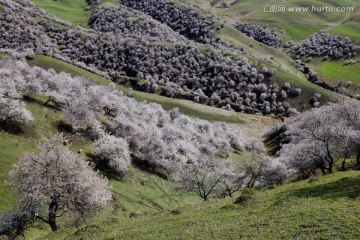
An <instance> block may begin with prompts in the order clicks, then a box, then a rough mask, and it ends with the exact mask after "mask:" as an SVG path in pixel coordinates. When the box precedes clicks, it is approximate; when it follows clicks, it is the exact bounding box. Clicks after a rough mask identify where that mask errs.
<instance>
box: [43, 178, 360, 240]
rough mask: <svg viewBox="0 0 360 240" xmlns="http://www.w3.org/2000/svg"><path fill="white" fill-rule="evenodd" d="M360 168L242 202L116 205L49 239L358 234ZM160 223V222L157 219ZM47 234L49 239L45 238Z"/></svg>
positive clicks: (258, 193)
mask: <svg viewBox="0 0 360 240" xmlns="http://www.w3.org/2000/svg"><path fill="white" fill-rule="evenodd" d="M359 186H360V172H354V171H350V172H345V173H340V172H339V173H335V174H333V175H328V176H326V177H321V178H320V179H319V180H316V179H314V181H312V182H309V181H302V182H297V183H290V184H287V185H284V186H280V187H275V188H273V189H267V190H260V191H255V193H254V195H252V199H250V200H249V201H247V202H245V203H244V204H240V205H236V204H233V201H234V199H231V198H227V199H220V200H211V201H209V202H199V203H196V204H191V205H187V206H183V207H180V208H178V209H177V210H178V212H177V213H179V214H171V213H169V211H161V212H159V213H156V214H154V215H153V214H151V215H148V214H140V215H138V216H136V217H123V216H114V215H112V211H111V210H113V209H108V210H107V211H104V212H103V213H102V214H100V215H99V216H97V217H95V218H93V219H91V221H90V222H89V223H88V224H87V225H86V226H83V227H81V228H79V229H75V228H73V229H62V230H60V231H59V232H57V233H54V234H49V235H47V236H46V238H47V239H49V238H51V239H95V238H96V239H118V238H121V239H240V238H244V239H358V238H359V237H360V230H359V229H358V224H359V222H360V210H359V208H358V204H359V203H360V200H359V197H360V187H359ZM154 223H156V224H154ZM42 239H45V238H42Z"/></svg>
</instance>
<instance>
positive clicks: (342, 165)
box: [341, 159, 346, 171]
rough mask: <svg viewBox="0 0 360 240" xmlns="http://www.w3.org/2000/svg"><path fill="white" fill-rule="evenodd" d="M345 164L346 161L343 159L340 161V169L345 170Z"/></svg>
mask: <svg viewBox="0 0 360 240" xmlns="http://www.w3.org/2000/svg"><path fill="white" fill-rule="evenodd" d="M345 164H346V162H345V159H344V160H343V161H342V162H341V171H345V170H346V169H345Z"/></svg>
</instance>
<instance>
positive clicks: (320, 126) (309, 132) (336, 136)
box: [267, 101, 360, 177]
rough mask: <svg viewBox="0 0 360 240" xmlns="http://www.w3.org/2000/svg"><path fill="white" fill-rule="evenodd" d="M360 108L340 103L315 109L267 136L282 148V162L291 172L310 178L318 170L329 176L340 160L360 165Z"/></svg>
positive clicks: (342, 167) (288, 121)
mask: <svg viewBox="0 0 360 240" xmlns="http://www.w3.org/2000/svg"><path fill="white" fill-rule="evenodd" d="M359 122H360V105H359V104H358V103H347V102H343V101H340V102H338V103H331V104H328V105H325V106H322V107H320V108H314V109H311V110H309V111H306V112H304V113H301V114H298V115H297V116H296V117H293V118H289V119H287V120H286V121H285V122H284V123H282V124H280V125H278V126H275V127H273V128H272V129H271V130H270V131H269V132H268V133H267V137H268V138H272V139H275V138H276V137H278V139H277V141H278V142H279V143H280V144H281V145H282V147H281V150H280V151H279V152H278V154H279V157H280V159H281V161H283V162H284V163H285V164H286V165H287V166H288V167H289V168H290V169H292V170H294V171H296V172H300V173H301V174H302V176H303V177H309V176H310V175H311V174H313V173H315V172H316V170H318V169H320V170H321V171H322V173H323V174H325V173H332V172H333V170H334V165H335V164H336V163H337V162H338V161H341V162H342V165H341V167H340V169H342V170H345V167H346V160H348V159H351V158H356V159H357V166H360V148H359V140H360V128H359Z"/></svg>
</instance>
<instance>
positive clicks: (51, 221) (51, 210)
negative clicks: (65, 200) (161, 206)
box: [48, 198, 59, 232]
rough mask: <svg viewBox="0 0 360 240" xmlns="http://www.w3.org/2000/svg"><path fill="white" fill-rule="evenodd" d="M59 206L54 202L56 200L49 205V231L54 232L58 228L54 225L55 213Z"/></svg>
mask: <svg viewBox="0 0 360 240" xmlns="http://www.w3.org/2000/svg"><path fill="white" fill-rule="evenodd" d="M58 207H59V204H58V202H57V201H56V198H53V199H52V201H51V203H50V205H49V214H48V217H49V221H48V222H49V225H50V227H51V231H53V232H55V231H57V230H58V227H57V225H56V212H57V210H58Z"/></svg>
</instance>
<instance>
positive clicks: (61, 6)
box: [32, 0, 91, 27]
mask: <svg viewBox="0 0 360 240" xmlns="http://www.w3.org/2000/svg"><path fill="white" fill-rule="evenodd" d="M32 2H33V3H35V4H36V5H38V6H39V7H41V8H43V9H45V10H46V11H48V12H50V13H51V14H53V15H54V16H56V17H58V18H61V19H66V21H67V22H70V23H73V24H76V25H80V26H82V27H88V19H89V17H90V15H91V12H90V11H86V10H85V8H86V6H87V4H86V1H85V0H61V1H54V0H32Z"/></svg>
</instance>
